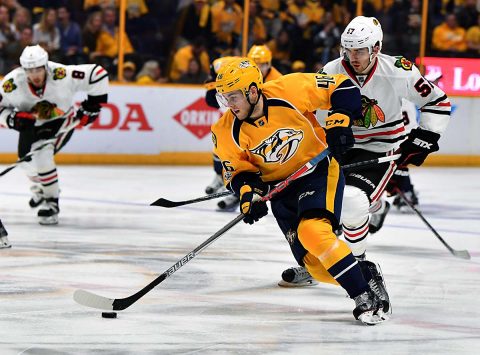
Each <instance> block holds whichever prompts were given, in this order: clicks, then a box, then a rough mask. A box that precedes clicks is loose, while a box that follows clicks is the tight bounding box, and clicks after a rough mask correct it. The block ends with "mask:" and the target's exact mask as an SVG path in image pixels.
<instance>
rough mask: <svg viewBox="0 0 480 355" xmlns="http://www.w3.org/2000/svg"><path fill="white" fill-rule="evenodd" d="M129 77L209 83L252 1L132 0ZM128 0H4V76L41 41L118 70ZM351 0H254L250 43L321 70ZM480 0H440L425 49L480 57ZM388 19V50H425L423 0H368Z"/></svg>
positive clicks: (59, 52) (61, 57) (71, 57)
mask: <svg viewBox="0 0 480 355" xmlns="http://www.w3.org/2000/svg"><path fill="white" fill-rule="evenodd" d="M126 3H127V12H126V36H125V41H124V43H123V52H124V53H125V61H124V63H125V65H124V71H123V81H125V82H135V83H141V84H148V83H165V82H175V83H186V84H200V83H203V82H204V81H205V79H206V78H207V76H208V74H209V66H210V63H211V62H212V61H213V60H214V59H216V58H219V57H222V56H232V55H241V50H242V43H243V40H244V39H243V38H242V28H243V10H242V8H243V1H240V0H180V1H179V0H126ZM118 6H119V0H68V1H67V0H44V1H41V0H36V1H34V0H0V75H4V74H6V73H7V72H9V71H10V70H12V69H13V68H15V67H16V66H18V58H19V56H20V53H21V52H22V50H23V48H24V47H25V46H26V45H30V44H40V45H41V46H42V47H44V48H45V49H46V50H47V51H48V53H49V55H50V60H52V61H56V62H61V63H64V64H82V63H98V64H101V65H103V66H104V67H105V68H107V69H108V70H109V72H110V73H111V74H112V80H115V79H116V72H117V65H118V60H117V55H118V51H119V41H118V39H119V30H118V25H119V7H118ZM356 6H357V4H356V1H353V0H350V1H347V0H336V1H334V0H251V1H250V7H249V14H250V17H249V18H250V20H249V23H248V26H249V32H248V33H249V36H248V39H247V46H248V48H250V47H251V46H252V45H255V44H266V45H267V46H268V47H269V48H270V50H271V51H272V54H273V60H272V64H273V65H274V66H275V67H276V68H277V69H278V70H279V71H280V72H281V73H283V74H285V73H289V72H298V71H317V70H319V69H321V68H322V66H323V65H324V64H325V63H327V62H328V61H330V60H332V59H334V58H337V57H338V56H339V44H340V35H341V33H342V31H343V30H344V28H345V26H346V24H348V22H349V21H350V20H351V19H352V18H353V17H355V14H356ZM479 10H480V1H478V0H431V1H429V8H428V16H429V17H428V24H427V47H426V55H429V56H441V57H471V58H472V57H473V58H479V57H480V16H479V14H480V11H479ZM363 14H364V15H365V16H375V17H377V18H378V19H379V20H380V23H381V24H382V27H383V32H384V36H385V37H384V40H383V49H382V51H383V52H385V53H387V54H391V55H403V56H405V57H407V58H409V59H415V57H417V56H418V52H419V45H420V30H421V23H422V1H420V0H409V1H407V0H364V4H363Z"/></svg>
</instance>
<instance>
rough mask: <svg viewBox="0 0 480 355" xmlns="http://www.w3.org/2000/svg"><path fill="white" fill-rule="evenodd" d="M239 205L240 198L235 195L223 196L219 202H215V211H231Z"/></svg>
mask: <svg viewBox="0 0 480 355" xmlns="http://www.w3.org/2000/svg"><path fill="white" fill-rule="evenodd" d="M239 205H240V199H239V198H238V197H237V196H235V195H230V196H227V197H225V198H224V199H223V200H221V201H220V202H219V203H217V206H218V208H217V211H221V212H233V211H235V210H236V209H237V207H238V206H239Z"/></svg>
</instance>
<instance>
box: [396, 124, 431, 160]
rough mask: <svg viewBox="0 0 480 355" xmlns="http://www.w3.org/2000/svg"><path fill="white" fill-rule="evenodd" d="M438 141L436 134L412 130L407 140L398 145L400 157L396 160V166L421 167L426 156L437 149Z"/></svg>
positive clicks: (422, 130)
mask: <svg viewBox="0 0 480 355" xmlns="http://www.w3.org/2000/svg"><path fill="white" fill-rule="evenodd" d="M439 139H440V135H439V134H438V133H435V132H432V131H427V130H425V129H419V128H415V129H412V130H411V132H410V133H409V134H408V138H407V139H406V140H405V141H403V142H402V144H400V152H401V154H402V156H401V157H400V158H399V159H398V160H397V165H399V166H405V165H408V164H413V165H416V166H420V165H422V164H423V162H424V161H425V159H426V158H427V156H428V154H430V153H433V152H436V151H437V150H438V149H439V147H438V143H437V142H438V140H439Z"/></svg>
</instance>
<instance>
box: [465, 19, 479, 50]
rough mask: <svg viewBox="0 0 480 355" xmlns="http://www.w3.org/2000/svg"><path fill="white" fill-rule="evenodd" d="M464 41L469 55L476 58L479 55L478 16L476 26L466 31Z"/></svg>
mask: <svg viewBox="0 0 480 355" xmlns="http://www.w3.org/2000/svg"><path fill="white" fill-rule="evenodd" d="M466 39H467V48H468V51H469V53H470V54H471V56H473V57H477V58H478V56H479V55H480V15H478V16H477V25H476V26H472V27H470V28H469V29H468V30H467V35H466Z"/></svg>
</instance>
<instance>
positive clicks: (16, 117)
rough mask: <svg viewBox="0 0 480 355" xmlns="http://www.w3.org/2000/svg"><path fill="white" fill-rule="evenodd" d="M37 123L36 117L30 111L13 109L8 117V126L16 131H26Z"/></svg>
mask: <svg viewBox="0 0 480 355" xmlns="http://www.w3.org/2000/svg"><path fill="white" fill-rule="evenodd" d="M34 125H35V118H34V117H33V115H32V114H31V113H29V112H24V111H20V112H19V111H13V112H12V113H11V114H10V115H9V116H8V117H7V126H8V128H10V129H14V130H16V131H19V132H20V131H25V130H27V129H30V128H32V127H33V126H34Z"/></svg>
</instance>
